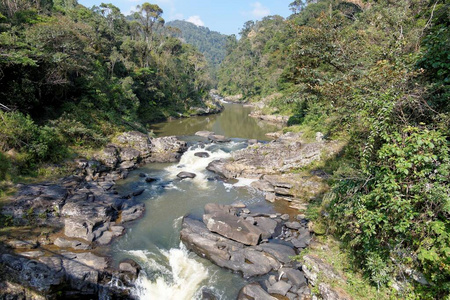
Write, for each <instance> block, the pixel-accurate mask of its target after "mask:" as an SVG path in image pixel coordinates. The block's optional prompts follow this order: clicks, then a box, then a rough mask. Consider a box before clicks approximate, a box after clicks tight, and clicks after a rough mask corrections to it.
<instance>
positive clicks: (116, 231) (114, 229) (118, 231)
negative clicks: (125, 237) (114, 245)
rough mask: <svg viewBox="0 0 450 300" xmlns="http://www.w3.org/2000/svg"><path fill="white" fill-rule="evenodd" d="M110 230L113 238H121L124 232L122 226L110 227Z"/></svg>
mask: <svg viewBox="0 0 450 300" xmlns="http://www.w3.org/2000/svg"><path fill="white" fill-rule="evenodd" d="M110 229H111V231H112V232H113V234H114V236H121V235H122V234H123V233H124V232H125V228H124V227H123V226H118V225H116V226H111V228H110Z"/></svg>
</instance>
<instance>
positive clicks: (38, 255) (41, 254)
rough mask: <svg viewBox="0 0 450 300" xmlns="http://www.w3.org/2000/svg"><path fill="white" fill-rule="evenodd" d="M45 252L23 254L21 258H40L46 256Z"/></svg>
mask: <svg viewBox="0 0 450 300" xmlns="http://www.w3.org/2000/svg"><path fill="white" fill-rule="evenodd" d="M44 254H45V253H44V252H43V251H27V252H21V253H20V255H21V256H25V257H28V258H37V257H40V256H44Z"/></svg>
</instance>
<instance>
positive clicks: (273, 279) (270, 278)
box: [269, 275, 277, 285]
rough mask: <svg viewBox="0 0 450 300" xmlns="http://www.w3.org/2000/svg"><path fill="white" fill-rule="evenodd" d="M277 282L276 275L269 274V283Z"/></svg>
mask: <svg viewBox="0 0 450 300" xmlns="http://www.w3.org/2000/svg"><path fill="white" fill-rule="evenodd" d="M276 282H277V278H276V277H275V275H270V276H269V284H270V285H274V284H275V283H276Z"/></svg>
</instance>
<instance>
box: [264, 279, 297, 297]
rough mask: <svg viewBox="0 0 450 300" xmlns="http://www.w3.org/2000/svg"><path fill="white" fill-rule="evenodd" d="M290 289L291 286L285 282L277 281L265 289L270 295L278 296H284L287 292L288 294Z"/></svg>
mask: <svg viewBox="0 0 450 300" xmlns="http://www.w3.org/2000/svg"><path fill="white" fill-rule="evenodd" d="M291 287H292V285H291V284H289V283H287V282H284V281H278V282H276V283H275V284H274V285H271V286H269V287H267V291H268V292H269V293H270V294H278V295H282V296H286V294H287V292H289V290H290V289H291Z"/></svg>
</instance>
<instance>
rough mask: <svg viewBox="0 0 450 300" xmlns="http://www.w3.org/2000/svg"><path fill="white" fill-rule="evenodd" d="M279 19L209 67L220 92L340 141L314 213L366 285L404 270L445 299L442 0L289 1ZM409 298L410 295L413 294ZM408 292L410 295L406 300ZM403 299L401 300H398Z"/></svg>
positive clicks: (447, 206)
mask: <svg viewBox="0 0 450 300" xmlns="http://www.w3.org/2000/svg"><path fill="white" fill-rule="evenodd" d="M290 8H291V9H292V12H293V14H292V15H291V16H290V17H289V18H287V19H286V20H284V19H283V18H282V17H279V16H269V17H265V18H263V19H262V20H261V21H256V22H254V21H248V22H247V23H245V24H244V26H243V28H242V30H241V32H240V35H241V38H240V39H239V40H237V39H232V38H231V39H229V41H228V44H227V57H226V58H225V60H224V62H223V63H222V65H221V68H220V70H219V83H218V87H219V90H220V92H221V93H222V94H224V95H233V94H242V95H243V98H244V99H251V100H253V101H263V102H264V103H265V104H266V106H269V107H271V111H272V112H275V113H282V114H288V115H290V116H291V117H290V119H289V125H292V127H290V128H289V130H298V131H304V132H305V133H306V134H307V133H308V132H310V133H315V132H318V131H320V132H322V133H324V134H325V136H326V137H327V138H328V139H342V140H346V141H347V146H346V147H345V149H344V151H343V152H342V153H341V154H340V155H339V156H338V157H336V158H335V159H334V161H332V162H329V163H328V166H327V167H326V168H327V171H328V172H329V173H331V174H332V176H331V178H330V183H331V185H332V191H331V193H329V194H328V195H327V197H324V198H323V199H318V200H317V201H316V203H315V204H314V205H315V207H316V208H315V215H316V218H317V219H321V221H322V222H324V223H325V224H326V227H327V228H328V232H329V233H331V234H333V235H335V236H337V237H338V238H339V239H341V240H342V241H344V245H345V246H346V247H347V248H348V249H350V250H351V252H352V254H353V258H354V261H355V262H356V265H357V266H359V267H360V268H361V269H362V270H363V271H364V273H365V274H366V276H367V277H368V278H369V279H370V280H371V282H372V283H373V284H374V285H376V286H378V287H381V286H392V284H393V282H395V279H396V278H399V277H402V276H403V277H404V276H405V274H404V271H403V270H404V269H405V266H407V267H408V268H412V269H413V270H416V271H419V272H420V273H421V274H423V275H424V276H425V278H426V280H428V285H427V286H423V285H420V284H418V285H417V286H416V287H411V289H410V290H409V292H410V293H409V294H408V293H407V295H408V296H407V297H406V298H408V297H412V298H411V299H415V298H414V297H417V298H418V299H443V298H445V297H448V295H449V292H450V247H449V245H450V221H449V220H450V183H449V178H450V160H449V159H450V156H449V155H450V153H449V142H450V130H449V128H450V114H449V109H450V101H449V99H450V88H449V87H450V85H449V84H450V32H449V21H450V18H449V16H450V15H449V12H450V5H449V3H448V1H421V0H401V1H387V0H385V1H360V0H351V1H350V0H349V1H338V0H318V1H306V2H305V1H301V0H298V1H294V2H292V3H291V5H290ZM413 291H414V292H413ZM414 295H416V296H414ZM408 299H409V298H408Z"/></svg>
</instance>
